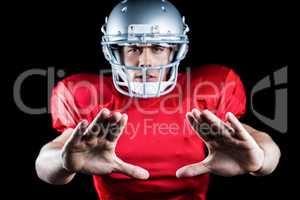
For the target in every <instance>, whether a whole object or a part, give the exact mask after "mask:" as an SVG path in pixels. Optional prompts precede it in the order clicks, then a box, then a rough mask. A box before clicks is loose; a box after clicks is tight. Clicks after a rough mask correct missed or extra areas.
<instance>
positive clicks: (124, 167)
mask: <svg viewBox="0 0 300 200" xmlns="http://www.w3.org/2000/svg"><path fill="white" fill-rule="evenodd" d="M117 164H118V169H117V170H116V171H117V172H119V173H123V174H125V175H127V176H130V177H133V178H137V179H143V180H145V179H148V178H149V176H150V175H149V172H148V171H147V170H146V169H143V168H141V167H139V166H136V165H132V164H129V163H126V162H124V161H122V160H121V159H119V158H118V159H117Z"/></svg>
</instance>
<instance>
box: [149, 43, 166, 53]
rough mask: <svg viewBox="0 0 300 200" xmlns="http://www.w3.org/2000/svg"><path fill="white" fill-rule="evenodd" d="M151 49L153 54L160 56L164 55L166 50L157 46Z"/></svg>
mask: <svg viewBox="0 0 300 200" xmlns="http://www.w3.org/2000/svg"><path fill="white" fill-rule="evenodd" d="M151 49H152V52H153V53H156V54H158V53H162V52H163V51H165V49H166V48H165V47H162V46H159V45H155V46H153V47H152V48H151Z"/></svg>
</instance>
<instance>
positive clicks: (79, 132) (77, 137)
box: [66, 120, 88, 144]
mask: <svg viewBox="0 0 300 200" xmlns="http://www.w3.org/2000/svg"><path fill="white" fill-rule="evenodd" d="M87 126H88V121H87V120H82V121H81V122H79V123H78V124H77V126H76V127H75V129H74V130H73V133H72V135H71V137H70V138H69V139H68V140H67V142H66V143H70V144H75V143H78V142H80V141H81V138H82V136H83V134H84V131H85V129H86V127H87Z"/></svg>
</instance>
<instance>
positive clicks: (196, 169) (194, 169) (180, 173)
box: [176, 162, 210, 178]
mask: <svg viewBox="0 0 300 200" xmlns="http://www.w3.org/2000/svg"><path fill="white" fill-rule="evenodd" d="M209 172H210V170H209V168H207V167H206V166H205V165H204V164H203V162H199V163H194V164H190V165H186V166H183V167H181V168H179V169H178V170H177V171H176V177H177V178H186V177H193V176H199V175H202V174H205V173H209Z"/></svg>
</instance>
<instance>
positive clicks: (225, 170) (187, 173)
mask: <svg viewBox="0 0 300 200" xmlns="http://www.w3.org/2000/svg"><path fill="white" fill-rule="evenodd" d="M186 117H187V120H188V121H189V123H190V125H191V127H192V129H193V130H194V131H195V132H196V133H197V135H199V136H200V138H201V139H202V140H203V141H204V142H205V144H206V146H207V148H208V156H207V157H206V158H205V159H204V160H203V161H201V162H198V163H194V164H190V165H186V166H183V167H181V168H180V169H178V170H177V171H176V176H177V177H178V178H181V177H192V176H198V175H201V174H204V173H213V174H216V175H221V176H234V175H240V174H245V173H250V172H255V171H257V170H259V169H260V168H261V167H262V165H263V161H264V152H263V150H262V149H261V148H260V147H259V146H258V144H257V143H256V142H255V140H254V139H253V137H252V136H251V135H250V133H249V132H248V131H247V130H246V128H245V127H244V126H243V125H242V124H241V123H240V122H239V120H238V119H237V118H236V117H235V116H234V115H233V114H232V113H227V121H228V122H226V123H225V122H224V121H222V120H221V119H220V118H218V117H217V116H216V115H214V114H213V113H212V112H210V111H208V110H204V111H199V110H198V109H193V110H192V112H187V114H186ZM195 153H197V152H195Z"/></svg>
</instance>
